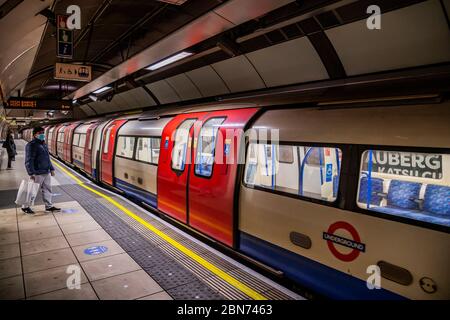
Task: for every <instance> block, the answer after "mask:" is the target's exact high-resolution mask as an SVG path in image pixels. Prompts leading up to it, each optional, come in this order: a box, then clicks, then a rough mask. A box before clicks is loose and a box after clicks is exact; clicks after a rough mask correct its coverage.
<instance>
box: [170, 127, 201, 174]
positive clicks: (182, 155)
mask: <svg viewBox="0 0 450 320" xmlns="http://www.w3.org/2000/svg"><path fill="white" fill-rule="evenodd" d="M195 121H196V119H187V120H184V121H183V122H182V123H181V125H180V126H179V127H178V128H177V130H176V131H175V142H174V146H173V150H172V169H173V170H177V171H184V166H185V164H186V153H187V148H188V147H190V145H189V146H188V142H189V131H190V130H191V127H192V125H193V124H194V122H195Z"/></svg>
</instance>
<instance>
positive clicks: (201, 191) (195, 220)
mask: <svg viewBox="0 0 450 320" xmlns="http://www.w3.org/2000/svg"><path fill="white" fill-rule="evenodd" d="M257 111H258V109H257V108H248V109H234V110H224V111H215V112H211V113H209V114H208V116H207V117H206V118H205V119H204V120H203V124H205V123H206V122H207V121H208V120H210V119H213V118H224V119H225V120H224V122H223V123H222V124H221V125H220V127H219V129H218V132H217V136H216V141H215V152H214V154H215V159H214V163H213V167H212V173H211V176H210V177H203V176H201V175H197V174H196V172H195V165H192V166H191V168H190V169H191V173H190V177H189V225H190V226H192V227H193V228H195V229H197V230H199V231H200V232H203V233H205V234H207V235H208V236H210V237H211V238H213V239H215V240H218V241H220V242H222V243H224V244H226V245H228V246H230V247H233V246H234V238H235V230H234V229H235V214H234V213H235V206H234V204H235V203H234V200H235V189H236V179H237V169H238V163H237V160H238V155H237V153H238V150H239V148H240V147H241V146H240V143H241V139H240V138H241V137H242V134H243V130H244V129H245V126H246V124H247V123H248V121H249V120H250V119H251V118H252V117H253V116H254V115H255V113H256V112H257ZM199 135H200V130H198V131H196V133H195V136H194V141H195V142H194V148H193V163H194V164H195V163H197V161H196V160H197V159H196V156H197V148H198V147H199V146H200V141H199ZM227 135H228V136H227ZM225 148H226V149H228V150H229V151H228V155H227V154H226V152H225V151H224V150H225ZM231 156H233V158H231ZM219 158H221V159H220V160H222V161H218V160H219ZM231 160H232V161H231ZM217 162H219V163H217Z"/></svg>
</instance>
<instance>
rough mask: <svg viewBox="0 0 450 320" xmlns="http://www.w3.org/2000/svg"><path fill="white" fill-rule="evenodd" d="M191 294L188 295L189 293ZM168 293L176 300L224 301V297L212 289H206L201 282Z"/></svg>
mask: <svg viewBox="0 0 450 320" xmlns="http://www.w3.org/2000/svg"><path fill="white" fill-rule="evenodd" d="M188 292H189V294H186V293H188ZM168 293H169V294H170V295H171V296H172V297H173V298H174V299H176V300H193V299H198V300H205V299H209V300H222V299H223V298H222V295H220V294H219V293H217V292H215V291H214V290H212V289H211V288H208V287H205V286H203V285H202V283H201V282H200V281H194V282H191V283H188V284H186V285H183V286H179V287H176V288H173V289H171V290H169V291H168Z"/></svg>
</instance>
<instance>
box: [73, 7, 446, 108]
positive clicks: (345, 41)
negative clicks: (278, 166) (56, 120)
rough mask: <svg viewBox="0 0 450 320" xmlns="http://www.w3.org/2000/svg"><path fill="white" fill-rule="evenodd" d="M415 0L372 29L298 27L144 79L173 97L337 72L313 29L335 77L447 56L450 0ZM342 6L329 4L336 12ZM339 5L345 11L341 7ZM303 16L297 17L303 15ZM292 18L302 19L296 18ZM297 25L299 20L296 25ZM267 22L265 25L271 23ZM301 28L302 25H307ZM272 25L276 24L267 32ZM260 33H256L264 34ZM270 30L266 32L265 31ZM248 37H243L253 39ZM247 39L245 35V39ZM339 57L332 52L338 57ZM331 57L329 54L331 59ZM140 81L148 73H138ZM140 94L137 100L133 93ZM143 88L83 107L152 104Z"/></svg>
mask: <svg viewBox="0 0 450 320" xmlns="http://www.w3.org/2000/svg"><path fill="white" fill-rule="evenodd" d="M416 2H418V1H416ZM444 4H445V7H444V8H443V7H442V5H441V2H440V1H439V0H428V1H419V2H418V3H415V4H412V5H409V6H406V7H403V8H400V9H397V10H393V11H389V12H386V13H384V14H382V16H381V23H382V25H381V26H382V28H381V30H369V29H368V28H367V27H366V20H365V19H363V20H357V21H352V22H350V23H346V24H339V25H337V26H333V27H329V28H323V27H322V26H321V25H319V27H320V30H315V31H311V33H309V34H308V31H306V32H303V33H301V34H300V35H298V36H297V37H295V38H294V39H292V40H287V41H282V42H280V43H278V44H274V45H271V46H268V47H265V48H262V49H258V50H254V51H251V52H248V53H245V54H242V55H238V56H236V57H232V58H228V59H225V60H222V61H219V62H215V63H211V64H206V65H204V66H201V67H199V68H194V69H192V70H188V71H185V72H182V73H179V74H175V75H172V76H170V77H165V78H163V79H159V80H157V81H152V78H153V79H154V78H155V76H153V77H152V76H149V77H147V78H148V79H147V80H148V81H149V83H147V84H146V85H145V87H146V88H147V89H149V90H150V91H151V92H152V93H153V94H154V96H155V97H156V98H157V100H158V102H159V103H160V104H172V103H178V102H182V101H189V100H195V99H200V98H204V97H212V96H224V95H227V94H232V93H239V92H246V91H252V90H258V89H265V88H274V87H279V86H285V85H291V84H299V83H308V82H314V81H320V80H326V79H331V78H339V75H338V76H336V75H335V74H333V72H334V71H333V70H332V71H330V70H329V69H327V61H324V58H323V56H321V55H320V52H319V51H320V50H321V49H323V48H321V47H319V48H317V43H319V44H320V41H319V42H317V41H316V40H315V38H314V35H315V34H318V33H319V32H320V33H324V34H325V35H326V38H327V39H328V40H329V42H330V44H331V45H332V48H333V49H334V50H335V54H336V56H337V58H338V59H339V62H340V63H341V64H342V68H343V71H341V72H343V74H341V75H340V77H343V78H345V77H349V76H358V75H363V74H373V73H379V72H384V71H391V70H402V69H407V68H412V67H419V66H427V65H436V64H442V63H448V62H450V41H448V39H450V29H449V24H448V16H446V12H445V11H444V9H445V10H446V11H447V14H448V10H449V8H450V1H444ZM339 8H340V7H339V6H336V7H335V8H334V9H333V13H334V14H335V15H339V12H340V10H339ZM341 12H344V10H343V9H341ZM301 21H302V20H301V18H300V22H301ZM297 25H300V26H301V25H302V24H301V23H297ZM300 28H301V27H300ZM273 29H274V28H271V29H270V30H273ZM305 29H306V28H305ZM268 32H269V33H270V32H273V31H268ZM261 34H264V33H261V32H259V33H258V35H256V36H255V38H257V37H261ZM265 36H266V37H267V33H266V34H265ZM251 39H252V38H251V37H246V41H251ZM242 43H244V42H242ZM335 58H336V57H335ZM335 58H334V59H335ZM142 80H143V81H145V80H146V77H143V79H142ZM138 96H139V97H140V98H139V101H136V99H137V97H138ZM154 105H156V102H155V100H154V99H152V98H151V97H150V96H149V95H145V94H144V89H143V88H137V89H133V90H132V91H128V92H124V93H119V94H116V95H115V96H114V99H113V100H112V101H111V103H108V102H107V101H99V102H91V103H89V106H82V107H81V108H82V110H83V111H85V112H86V113H87V114H90V115H92V114H93V110H95V111H96V112H97V113H99V114H101V113H107V112H111V111H117V110H126V109H136V108H140V107H144V106H154Z"/></svg>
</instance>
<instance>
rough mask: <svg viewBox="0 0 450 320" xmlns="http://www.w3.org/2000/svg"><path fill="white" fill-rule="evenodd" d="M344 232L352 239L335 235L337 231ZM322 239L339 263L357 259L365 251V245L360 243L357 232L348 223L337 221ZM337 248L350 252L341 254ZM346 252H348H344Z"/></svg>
mask: <svg viewBox="0 0 450 320" xmlns="http://www.w3.org/2000/svg"><path fill="white" fill-rule="evenodd" d="M341 229H342V230H345V231H347V232H348V233H350V235H351V238H352V239H348V238H344V237H342V236H339V235H336V234H335V233H336V231H337V230H341ZM323 239H324V240H326V241H327V245H328V248H329V249H330V251H331V253H332V254H333V255H334V256H335V257H336V258H338V259H339V260H341V261H344V262H351V261H353V260H355V259H356V258H358V256H359V254H360V253H361V252H365V251H366V245H365V244H364V243H362V242H361V238H360V236H359V234H358V231H357V230H356V229H355V227H353V226H352V225H351V224H350V223H348V222H345V221H338V222H335V223H333V224H332V225H330V227H329V228H328V231H327V232H324V233H323ZM337 246H342V247H347V248H350V249H351V251H350V252H348V253H347V252H341V251H340V250H339V249H338V247H337ZM346 251H348V250H346Z"/></svg>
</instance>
